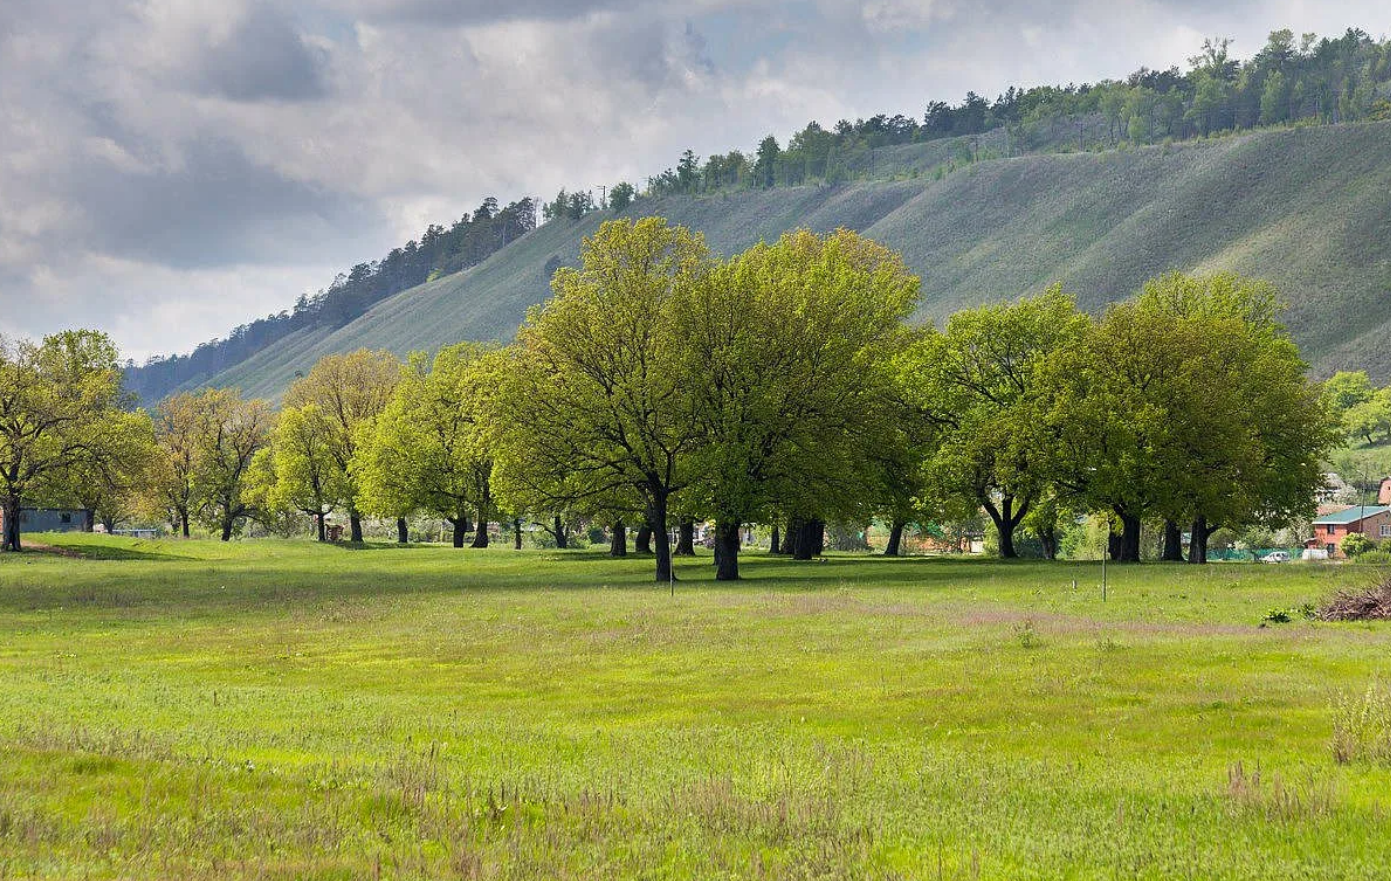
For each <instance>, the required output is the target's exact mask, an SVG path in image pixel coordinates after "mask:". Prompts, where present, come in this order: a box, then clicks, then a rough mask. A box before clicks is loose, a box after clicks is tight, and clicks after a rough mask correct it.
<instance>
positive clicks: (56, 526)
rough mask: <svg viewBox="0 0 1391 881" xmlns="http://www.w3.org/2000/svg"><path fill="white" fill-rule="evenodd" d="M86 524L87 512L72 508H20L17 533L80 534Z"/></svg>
mask: <svg viewBox="0 0 1391 881" xmlns="http://www.w3.org/2000/svg"><path fill="white" fill-rule="evenodd" d="M86 522H87V512H86V511H79V510H77V509H74V508H20V509H19V531H20V533H21V534H23V533H26V532H81V531H82V530H83V524H85V523H86ZM4 527H5V512H4V511H0V532H3V531H4Z"/></svg>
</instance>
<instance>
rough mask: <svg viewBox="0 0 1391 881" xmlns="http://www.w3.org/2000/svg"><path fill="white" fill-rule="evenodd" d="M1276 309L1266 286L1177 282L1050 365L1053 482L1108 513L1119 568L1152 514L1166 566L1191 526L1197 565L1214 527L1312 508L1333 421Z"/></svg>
mask: <svg viewBox="0 0 1391 881" xmlns="http://www.w3.org/2000/svg"><path fill="white" fill-rule="evenodd" d="M1277 314H1278V304H1277V302H1276V300H1275V297H1274V292H1273V290H1272V289H1270V287H1269V286H1268V285H1264V284H1261V283H1257V282H1251V281H1249V280H1246V279H1242V278H1240V277H1239V276H1235V275H1231V274H1218V275H1214V276H1210V277H1199V278H1193V277H1189V276H1183V275H1177V274H1173V275H1168V276H1164V277H1161V278H1159V279H1156V280H1154V281H1153V282H1151V283H1150V284H1149V285H1148V286H1147V287H1146V289H1145V290H1144V291H1143V292H1142V293H1141V295H1140V296H1139V297H1138V298H1137V299H1136V300H1135V301H1131V302H1127V303H1123V304H1119V305H1116V306H1113V307H1112V308H1111V309H1110V310H1108V312H1107V314H1106V316H1105V317H1104V318H1103V319H1102V320H1101V321H1100V322H1099V323H1098V324H1097V325H1096V326H1095V327H1094V328H1093V330H1092V331H1091V332H1090V333H1089V334H1088V335H1087V337H1086V340H1085V343H1084V345H1082V346H1078V347H1071V348H1068V349H1065V350H1063V351H1061V352H1060V353H1059V354H1058V355H1057V356H1056V357H1054V358H1052V359H1050V361H1049V363H1048V365H1047V368H1048V377H1047V382H1048V385H1049V392H1050V397H1049V404H1050V411H1049V413H1048V415H1047V420H1046V424H1047V426H1048V429H1049V431H1050V432H1052V434H1053V436H1054V438H1055V445H1056V447H1055V448H1056V450H1057V452H1058V456H1059V461H1060V463H1061V464H1060V469H1059V476H1058V483H1059V485H1060V487H1062V489H1063V490H1064V492H1065V493H1066V494H1067V496H1066V499H1065V501H1066V502H1067V503H1069V504H1075V505H1078V506H1080V507H1084V508H1088V509H1090V510H1098V511H1105V512H1107V513H1109V514H1110V515H1112V516H1113V518H1114V522H1115V523H1117V524H1118V525H1119V534H1118V536H1117V537H1116V540H1115V542H1114V543H1113V547H1112V553H1113V556H1115V557H1116V558H1117V559H1120V560H1125V561H1133V560H1138V559H1139V553H1140V527H1141V523H1142V521H1143V520H1145V519H1147V518H1159V519H1162V520H1164V521H1167V523H1168V527H1167V528H1166V539H1167V540H1166V553H1165V556H1166V557H1167V558H1170V559H1174V558H1176V557H1177V556H1178V542H1179V538H1180V527H1179V524H1180V523H1189V524H1191V528H1192V536H1191V539H1190V560H1192V561H1193V562H1199V563H1201V562H1205V560H1206V547H1207V539H1208V537H1209V536H1210V535H1211V534H1212V532H1213V531H1215V530H1216V529H1217V528H1218V527H1219V526H1222V525H1226V526H1232V527H1241V526H1243V525H1247V524H1251V523H1256V522H1259V523H1264V524H1271V525H1278V524H1280V523H1283V522H1288V521H1289V520H1291V519H1293V518H1295V517H1297V516H1299V515H1301V514H1303V513H1307V509H1308V508H1309V506H1310V505H1311V504H1312V498H1313V494H1314V491H1315V489H1316V488H1317V487H1318V485H1319V482H1320V480H1321V477H1320V474H1319V470H1320V467H1319V462H1320V460H1321V458H1322V456H1323V455H1324V454H1325V453H1326V452H1327V450H1328V448H1329V444H1330V442H1331V440H1332V438H1333V437H1334V429H1335V428H1336V423H1335V422H1333V420H1332V418H1331V416H1330V414H1329V413H1328V411H1327V409H1326V408H1325V405H1324V399H1323V397H1322V394H1321V391H1320V389H1319V388H1318V387H1317V386H1315V385H1314V384H1312V383H1310V382H1309V381H1308V380H1307V379H1306V378H1305V376H1304V369H1305V365H1304V363H1303V362H1302V361H1301V360H1300V358H1299V354H1298V350H1297V349H1296V348H1295V346H1294V344H1293V343H1292V342H1290V340H1289V339H1288V336H1287V335H1286V334H1285V332H1284V329H1283V328H1282V327H1281V326H1280V325H1279V323H1278V321H1277V320H1276V316H1277Z"/></svg>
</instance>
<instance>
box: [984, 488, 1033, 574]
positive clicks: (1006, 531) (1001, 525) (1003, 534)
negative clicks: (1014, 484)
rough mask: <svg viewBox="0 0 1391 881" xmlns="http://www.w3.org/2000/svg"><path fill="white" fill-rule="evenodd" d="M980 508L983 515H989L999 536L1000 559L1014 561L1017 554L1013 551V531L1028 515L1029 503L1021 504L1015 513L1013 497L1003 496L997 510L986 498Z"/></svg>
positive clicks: (990, 500)
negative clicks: (983, 509) (982, 509)
mask: <svg viewBox="0 0 1391 881" xmlns="http://www.w3.org/2000/svg"><path fill="white" fill-rule="evenodd" d="M981 507H983V508H985V513H987V514H989V515H990V520H991V522H992V523H994V524H995V534H996V535H997V536H999V543H1000V558H1001V559H1004V560H1013V559H1016V558H1017V557H1018V556H1019V552H1018V551H1016V550H1015V549H1014V530H1015V529H1017V528H1019V523H1020V521H1022V520H1023V519H1024V515H1025V514H1028V513H1029V503H1028V502H1025V503H1023V504H1022V505H1020V506H1019V510H1018V511H1016V510H1014V496H1004V497H1003V498H1002V499H1001V500H1000V506H999V507H998V508H997V507H996V506H995V503H994V501H993V500H992V499H990V498H989V497H986V498H983V499H982V500H981Z"/></svg>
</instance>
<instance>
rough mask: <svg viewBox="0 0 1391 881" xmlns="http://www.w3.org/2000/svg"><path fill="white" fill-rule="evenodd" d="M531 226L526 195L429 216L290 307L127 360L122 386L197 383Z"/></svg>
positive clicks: (158, 388) (155, 388) (459, 266)
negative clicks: (194, 343)
mask: <svg viewBox="0 0 1391 881" xmlns="http://www.w3.org/2000/svg"><path fill="white" fill-rule="evenodd" d="M535 228H536V208H535V205H534V203H533V202H532V200H531V199H529V198H528V199H520V200H518V201H516V202H512V203H511V204H509V205H507V206H505V207H499V206H498V201H497V199H495V198H493V197H492V196H489V197H488V198H486V199H484V200H483V204H481V205H479V206H478V208H477V209H475V210H474V211H473V213H472V214H465V215H464V216H463V217H461V218H459V219H458V220H457V221H455V222H454V224H453V225H452V226H450V227H449V228H448V229H445V228H444V227H443V226H440V225H438V224H433V223H432V224H430V226H429V227H427V228H426V230H425V232H424V233H422V234H421V236H420V240H419V241H416V240H414V239H412V240H411V241H409V242H407V243H406V244H405V245H403V246H401V247H399V248H392V249H391V251H390V253H388V254H387V255H386V256H385V257H383V258H381V259H380V260H374V261H372V262H371V263H359V264H357V265H356V266H354V267H353V268H352V269H350V270H348V272H346V273H339V274H338V277H337V278H335V279H334V280H333V282H332V283H331V284H330V285H329V286H328V287H327V288H325V289H323V290H320V291H319V292H318V293H316V294H300V296H299V299H298V300H296V301H295V305H294V307H293V308H292V309H286V310H283V311H281V312H279V313H276V314H273V315H267V316H266V317H265V318H258V319H256V320H255V321H252V322H249V323H247V324H242V325H238V326H237V327H235V328H233V329H232V332H231V333H229V334H228V335H227V338H226V339H215V340H209V341H208V342H206V343H203V344H201V345H199V346H198V347H197V348H196V349H194V350H193V351H192V352H191V353H189V354H187V355H174V356H172V357H168V358H163V357H154V358H151V359H149V360H148V361H146V362H145V363H144V364H143V365H141V366H138V367H137V366H136V365H135V364H134V363H132V362H127V364H126V369H125V374H126V386H127V389H128V390H129V391H131V392H133V393H134V394H136V395H137V396H138V397H140V398H141V399H143V400H157V399H158V398H160V397H162V396H163V395H165V394H167V393H168V392H170V391H172V390H174V389H177V388H181V387H185V386H189V385H197V384H199V383H202V382H203V381H205V380H207V379H208V378H210V377H212V376H214V375H216V374H217V373H220V372H221V371H223V370H226V369H227V368H229V367H231V366H233V365H236V364H239V363H241V362H243V361H245V360H246V359H247V358H249V357H251V356H252V355H254V354H256V353H257V352H259V351H261V350H262V349H264V348H266V347H267V346H269V345H270V344H272V343H274V342H276V341H278V340H282V339H284V338H286V337H288V336H290V335H291V334H294V333H296V332H299V331H304V330H313V329H332V328H337V327H342V326H343V325H345V324H347V323H349V322H350V321H352V320H353V319H355V318H357V317H359V316H360V315H362V314H363V313H365V312H366V311H367V310H368V309H370V308H372V306H374V305H375V304H377V303H379V302H381V301H382V300H385V299H386V298H387V297H390V296H392V295H393V294H396V293H399V292H401V291H404V290H406V289H407V288H412V287H415V286H416V285H419V284H422V283H424V282H426V281H428V280H430V279H432V278H437V277H439V276H441V275H449V274H450V273H454V272H459V271H460V270H463V269H467V268H469V267H470V266H476V265H477V264H479V263H481V262H482V261H483V260H485V259H487V258H488V257H489V256H490V255H491V254H493V253H494V252H496V251H497V250H498V249H499V248H502V247H503V246H505V245H507V244H509V243H510V242H513V241H516V240H517V239H518V238H520V237H521V236H523V235H525V234H526V233H528V232H530V231H531V230H533V229H535Z"/></svg>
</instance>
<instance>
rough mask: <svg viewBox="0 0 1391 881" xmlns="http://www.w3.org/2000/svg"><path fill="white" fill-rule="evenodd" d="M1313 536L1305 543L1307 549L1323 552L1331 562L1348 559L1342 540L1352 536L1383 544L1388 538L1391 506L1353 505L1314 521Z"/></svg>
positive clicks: (1390, 525) (1390, 536) (1390, 529)
mask: <svg viewBox="0 0 1391 881" xmlns="http://www.w3.org/2000/svg"><path fill="white" fill-rule="evenodd" d="M1313 525H1314V537H1313V538H1311V539H1309V541H1307V542H1306V543H1305V544H1304V547H1306V548H1308V549H1310V550H1319V551H1324V552H1326V553H1327V554H1328V558H1329V559H1330V560H1343V559H1347V555H1346V554H1344V553H1343V551H1342V547H1343V541H1344V540H1345V539H1346V538H1347V537H1348V536H1349V535H1352V534H1354V533H1361V534H1363V535H1365V536H1367V537H1368V538H1370V539H1373V540H1376V541H1382V540H1385V539H1388V538H1391V507H1389V506H1386V505H1354V506H1353V507H1351V508H1344V509H1343V510H1341V511H1336V512H1334V513H1331V514H1324V515H1322V516H1320V517H1318V518H1316V519H1315V520H1314V524H1313Z"/></svg>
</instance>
